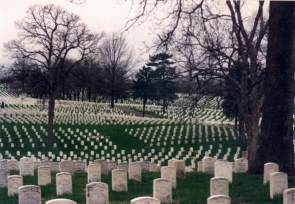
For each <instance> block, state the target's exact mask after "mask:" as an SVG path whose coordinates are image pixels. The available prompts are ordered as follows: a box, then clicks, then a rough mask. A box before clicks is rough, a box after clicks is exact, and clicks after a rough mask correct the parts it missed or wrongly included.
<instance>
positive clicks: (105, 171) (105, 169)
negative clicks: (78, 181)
mask: <svg viewBox="0 0 295 204" xmlns="http://www.w3.org/2000/svg"><path fill="white" fill-rule="evenodd" d="M93 163H94V164H99V165H100V166H101V174H102V175H105V176H107V175H108V172H109V171H108V165H107V161H106V160H104V159H96V160H94V162H93Z"/></svg>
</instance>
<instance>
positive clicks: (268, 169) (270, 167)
mask: <svg viewBox="0 0 295 204" xmlns="http://www.w3.org/2000/svg"><path fill="white" fill-rule="evenodd" d="M274 172H279V165H278V164H276V163H272V162H269V163H265V164H264V169H263V184H267V183H269V175H270V174H271V173H274Z"/></svg>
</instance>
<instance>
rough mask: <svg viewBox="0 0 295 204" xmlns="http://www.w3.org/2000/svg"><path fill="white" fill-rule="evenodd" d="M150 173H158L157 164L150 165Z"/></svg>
mask: <svg viewBox="0 0 295 204" xmlns="http://www.w3.org/2000/svg"><path fill="white" fill-rule="evenodd" d="M149 172H156V164H155V163H152V162H151V163H150V164H149Z"/></svg>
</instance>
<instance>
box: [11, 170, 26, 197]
mask: <svg viewBox="0 0 295 204" xmlns="http://www.w3.org/2000/svg"><path fill="white" fill-rule="evenodd" d="M21 186H23V177H22V176H19V175H12V176H8V196H14V195H15V194H16V195H18V188H19V187H21Z"/></svg>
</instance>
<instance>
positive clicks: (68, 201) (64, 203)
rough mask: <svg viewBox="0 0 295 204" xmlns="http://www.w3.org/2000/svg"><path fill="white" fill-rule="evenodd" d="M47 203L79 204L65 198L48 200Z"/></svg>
mask: <svg viewBox="0 0 295 204" xmlns="http://www.w3.org/2000/svg"><path fill="white" fill-rule="evenodd" d="M45 204H77V203H76V202H75V201H73V200H70V199H65V198H57V199H52V200H49V201H46V202H45Z"/></svg>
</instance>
